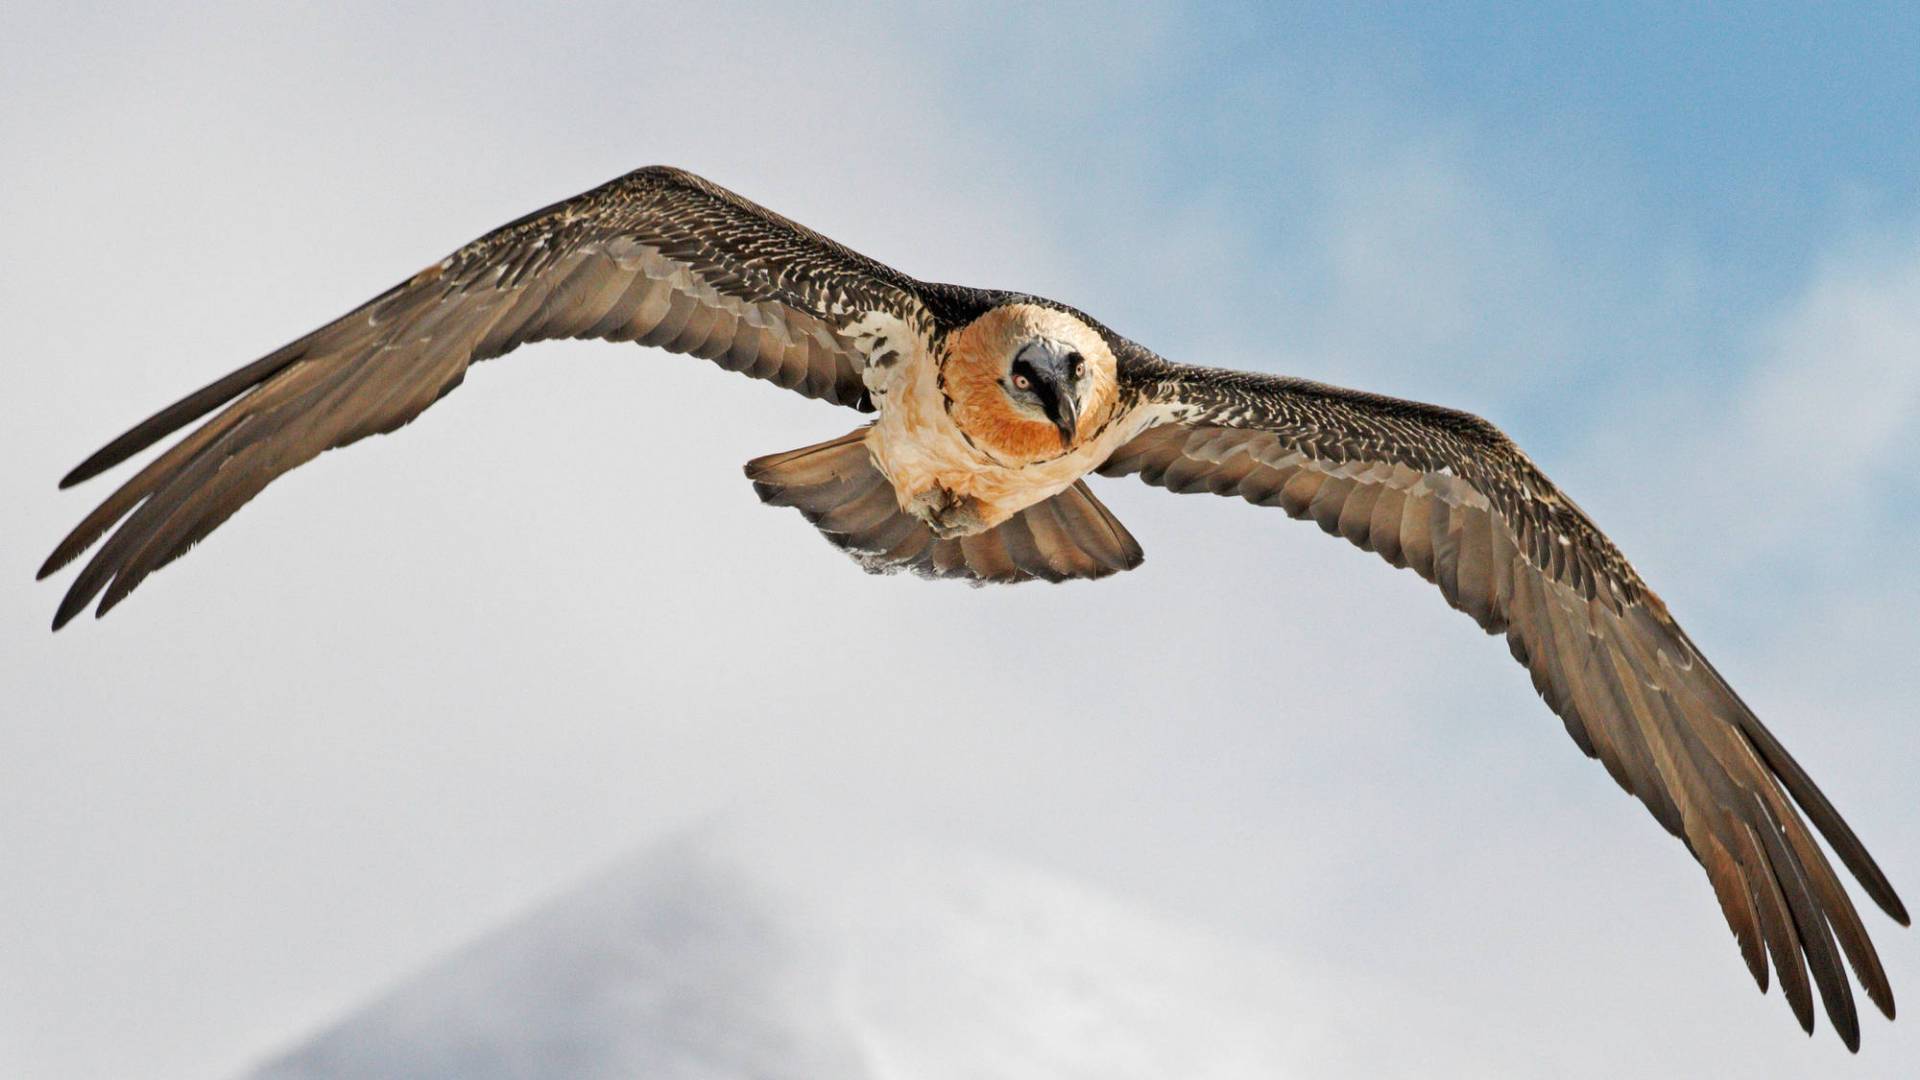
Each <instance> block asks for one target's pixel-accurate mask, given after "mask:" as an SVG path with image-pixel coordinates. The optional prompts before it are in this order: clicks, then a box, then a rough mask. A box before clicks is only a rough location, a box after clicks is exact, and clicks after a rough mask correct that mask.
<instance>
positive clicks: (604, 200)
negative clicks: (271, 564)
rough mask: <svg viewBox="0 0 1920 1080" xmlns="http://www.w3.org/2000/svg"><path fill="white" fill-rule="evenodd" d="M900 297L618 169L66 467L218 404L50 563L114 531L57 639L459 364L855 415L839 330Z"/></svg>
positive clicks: (826, 250) (861, 396)
mask: <svg viewBox="0 0 1920 1080" xmlns="http://www.w3.org/2000/svg"><path fill="white" fill-rule="evenodd" d="M914 288H915V286H914V284H913V283H912V282H911V280H910V279H908V278H905V277H904V276H902V275H900V274H898V273H896V272H895V271H892V270H890V269H888V268H886V267H884V266H881V265H880V264H878V263H875V262H873V261H871V260H869V259H867V258H865V257H864V256H861V255H858V254H856V253H854V252H852V251H849V250H847V249H846V248H843V247H841V246H840V245H838V244H835V243H833V242H832V241H830V240H827V239H826V238H824V237H822V236H820V235H818V234H817V233H814V232H812V231H811V230H809V229H807V228H805V227H803V226H800V225H797V224H795V223H794V222H791V221H788V220H787V219H785V218H783V217H780V216H779V215H777V214H774V213H772V212H771V211H768V210H765V209H762V208H761V207H759V206H756V205H754V204H753V203H750V202H748V201H746V200H745V199H742V198H740V197H739V196H737V195H734V194H732V193H731V192H728V191H726V190H724V189H722V188H718V187H715V186H714V185H712V184H709V183H707V182H706V181H705V180H702V179H700V178H699V177H696V176H693V175H691V174H688V173H684V172H681V171H679V170H677V169H668V168H650V169H641V170H639V171H637V172H634V173H630V174H628V175H626V176H624V177H621V178H620V179H618V180H615V181H613V182H611V183H609V184H605V185H603V186H601V187H598V188H595V189H594V190H592V191H589V192H586V193H585V194H582V195H580V196H577V197H575V198H572V199H568V200H566V201H564V202H560V203H555V204H554V205H552V206H550V207H547V208H546V209H545V210H542V211H540V212H538V213H535V214H531V215H528V216H527V217H524V218H521V219H520V220H518V221H515V222H513V223H512V224H509V225H506V226H503V227H501V228H499V229H496V230H494V231H493V232H490V233H488V234H487V235H485V236H483V237H481V238H480V239H478V240H476V241H474V242H473V243H471V244H468V245H467V246H465V247H463V248H461V249H460V250H459V251H457V252H455V253H454V254H453V255H451V256H449V257H448V258H447V259H446V260H445V261H443V262H442V263H440V264H438V265H436V266H433V267H430V268H429V269H427V270H425V271H422V272H421V273H419V274H416V275H415V276H414V277H413V278H411V279H409V280H408V281H406V282H403V283H402V284H400V285H398V286H395V287H394V288H392V289H389V290H388V291H386V292H384V293H382V294H380V295H379V296H377V297H375V298H374V299H372V300H370V301H368V302H367V303H366V304H363V305H361V306H360V307H358V308H355V309H354V310H353V311H351V312H349V313H348V314H346V315H344V316H342V317H341V318H339V319H337V320H335V321H333V322H331V323H329V324H327V325H326V326H323V327H321V328H320V329H318V330H315V331H314V332H312V333H310V334H308V335H306V336H304V337H302V338H300V339H299V340H297V341H294V342H293V343H291V344H289V345H287V346H285V347H283V348H281V349H278V350H276V351H274V352H273V353H270V354H268V355H267V356H265V357H262V358H261V359H259V360H256V361H254V362H253V363H251V364H248V365H247V366H245V367H243V368H241V369H240V370H238V371H235V372H233V373H232V374H230V375H227V376H225V377H223V378H220V379H217V380H215V381H214V382H212V383H210V384H208V385H207V386H205V387H203V388H202V389H200V390H197V391H195V392H194V393H192V394H189V395H187V396H186V397H184V398H182V399H181V400H179V401H178V402H175V403H174V404H172V405H170V406H168V407H167V408H165V409H162V410H161V411H160V412H158V413H156V414H154V415H153V416H152V417H150V418H148V419H147V420H144V421H142V422H141V423H139V424H137V425H135V426H134V427H133V428H132V429H130V430H128V431H127V432H126V433H125V434H123V435H121V436H120V437H119V438H117V439H115V440H113V441H112V442H111V443H109V444H107V446H106V447H104V448H102V449H101V450H100V451H99V452H98V453H95V454H94V455H92V456H91V457H89V458H87V460H86V461H84V462H82V463H81V464H80V465H79V466H78V467H77V468H75V469H74V470H73V471H72V472H70V473H68V474H67V476H66V477H65V479H63V480H62V481H61V486H62V487H66V486H70V485H72V484H76V483H79V482H80V481H82V480H85V479H88V478H89V477H92V476H95V475H98V474H99V473H101V472H103V471H105V470H107V469H110V468H112V467H113V466H115V465H117V464H119V463H121V462H123V461H125V460H127V459H128V458H130V457H132V456H133V455H135V454H138V453H140V452H141V451H142V450H145V449H147V448H148V447H150V446H152V445H153V444H155V443H157V442H159V441H160V440H162V439H164V438H166V437H167V436H169V435H171V434H173V433H174V432H176V431H178V430H180V429H181V428H183V427H185V426H187V425H188V424H191V423H193V422H194V421H196V420H198V419H200V418H201V417H203V416H206V415H207V414H208V413H210V412H213V411H214V410H216V409H220V408H221V407H222V406H226V409H225V411H224V412H220V413H218V414H217V415H215V416H214V418H213V419H211V420H209V421H207V423H206V424H205V425H204V426H203V427H201V428H200V429H198V430H197V431H195V432H193V433H191V434H189V435H188V436H187V437H185V438H184V439H182V440H181V441H180V442H179V443H177V444H175V446H173V447H172V448H171V449H169V450H168V451H166V452H163V453H162V454H161V455H160V456H159V457H158V458H156V459H155V460H154V461H153V462H152V463H151V464H149V465H148V466H147V467H146V468H145V469H143V470H142V471H141V472H140V473H138V474H137V475H135V476H134V477H133V478H132V479H131V480H129V481H128V482H127V483H126V484H124V485H122V486H121V488H120V489H119V490H117V491H115V492H114V493H113V494H112V495H110V496H109V497H108V498H107V499H106V501H104V502H103V503H101V504H100V506H99V507H98V508H97V509H95V511H94V512H93V513H92V514H89V515H88V516H87V517H86V518H85V519H84V520H83V521H82V522H81V523H80V524H79V526H77V527H76V528H75V529H74V530H73V531H72V532H71V533H69V534H68V535H67V537H66V538H65V539H64V540H62V541H61V542H60V544H59V545H58V546H57V547H56V548H55V549H54V551H53V553H52V554H51V555H50V556H49V557H48V558H47V561H46V563H45V564H44V565H43V566H41V568H40V576H41V577H46V576H47V575H49V574H51V573H53V572H54V571H56V570H58V569H60V568H61V567H62V566H65V565H66V564H67V563H69V562H71V561H72V560H73V559H75V558H77V557H78V556H79V555H80V554H81V553H82V552H84V551H85V550H86V549H87V548H89V547H91V546H92V545H93V544H94V543H95V542H97V541H99V540H100V539H101V537H103V536H106V535H107V533H108V532H109V531H110V530H111V531H112V536H111V537H110V538H109V539H108V541H107V543H106V544H105V545H104V546H103V547H102V548H101V549H100V550H99V552H97V553H96V554H95V555H94V557H93V559H92V561H91V562H89V563H88V564H87V566H86V568H85V569H83V570H82V571H81V573H80V575H79V576H78V577H77V578H76V579H75V580H74V583H73V585H72V586H71V587H70V588H69V590H68V592H67V594H66V597H65V598H64V599H63V600H62V601H61V604H60V607H59V610H58V612H57V613H56V614H55V616H54V628H55V629H58V628H59V627H61V626H62V625H64V624H65V623H66V622H67V621H68V620H70V619H72V618H73V617H74V616H75V615H76V614H78V613H79V612H80V611H81V610H82V609H84V608H85V607H86V605H87V604H88V603H89V602H90V601H92V600H93V599H94V597H96V596H99V597H100V598H101V603H100V607H99V612H100V613H105V612H106V611H107V610H108V609H110V608H112V607H113V605H115V604H117V603H118V602H120V600H122V599H123V598H125V596H126V595H127V594H128V593H129V592H131V591H132V590H133V588H134V587H135V586H137V585H139V583H140V582H141V581H142V580H143V579H144V578H145V577H146V576H147V575H148V574H150V573H152V572H153V571H154V570H157V569H159V568H160V567H161V566H163V565H165V564H166V563H167V562H169V561H171V560H173V559H175V558H178V557H179V556H180V555H182V554H184V553H185V552H186V550H187V549H188V548H189V547H191V546H192V545H193V544H194V543H196V542H198V541H199V540H200V539H202V538H204V537H205V536H206V535H207V534H208V533H209V532H211V531H212V530H213V529H214V528H215V527H217V526H218V525H219V524H220V523H221V522H223V521H225V520H226V519H227V518H228V517H229V516H231V515H232V514H233V512H234V511H236V510H238V509H239V508H240V507H241V506H242V505H243V504H245V503H246V502H247V500H248V499H250V498H252V497H253V496H254V495H256V494H258V493H259V492H260V490H261V489H263V488H264V487H266V485H267V484H269V483H271V482H272V481H273V480H274V479H276V478H277V477H279V476H280V475H281V474H282V473H285V472H286V471H287V470H289V469H292V468H294V467H296V466H298V465H300V464H302V463H303V462H306V461H308V460H310V459H312V458H313V457H315V456H317V455H318V454H320V453H321V452H323V451H325V450H328V449H330V448H332V447H337V446H344V445H346V444H347V443H350V442H353V441H355V440H357V439H360V438H363V437H365V436H367V435H371V434H376V433H380V432H386V431H391V430H393V429H395V428H397V427H399V426H401V425H402V424H405V423H407V422H408V421H410V420H412V419H413V418H414V417H415V416H418V415H419V414H420V413H421V412H422V411H423V410H425V409H426V408H427V407H428V406H429V405H431V404H433V403H434V402H435V401H437V400H439V398H440V397H442V396H443V395H445V394H446V393H447V392H448V391H449V390H451V389H453V388H454V387H455V386H457V385H459V383H460V381H461V379H462V378H463V377H464V376H465V373H466V370H467V367H468V366H469V365H471V364H472V363H474V362H476V361H479V360H485V359H489V358H491V357H496V356H500V355H502V354H504V353H506V352H509V351H511V350H513V349H514V348H516V347H518V346H519V345H521V344H524V343H526V342H529V341H538V340H545V339H553V338H581V337H594V338H604V339H609V340H615V341H638V342H640V343H643V344H648V345H658V346H660V347H662V348H665V349H668V350H671V351H676V352H685V353H689V354H692V355H694V356H699V357H703V358H705V359H709V360H713V361H715V362H717V363H719V364H720V366H722V367H725V368H728V369H730V370H733V371H739V372H744V373H746V374H749V375H752V376H754V377H756V378H761V379H766V380H769V381H771V382H773V383H775V384H777V385H779V386H783V387H786V388H787V389H790V390H794V391H796V392H798V393H801V394H804V395H806V396H808V397H813V398H820V399H823V400H826V401H829V402H833V403H835V404H840V405H847V406H851V407H853V408H857V409H862V410H868V409H871V407H872V406H871V404H870V402H868V400H867V396H866V388H865V386H864V384H863V383H862V381H861V377H860V372H861V367H862V365H863V364H864V362H865V361H864V358H863V357H862V356H861V355H860V354H859V353H858V352H857V351H856V350H855V349H854V348H852V347H851V346H850V344H849V343H848V342H847V341H846V340H845V339H843V338H842V337H841V336H840V333H839V331H840V330H841V329H842V328H843V327H844V326H845V325H846V324H848V323H850V322H851V321H853V320H855V319H858V318H860V317H861V316H862V315H864V314H866V313H868V312H875V311H878V312H885V313H888V314H890V315H893V316H895V317H898V318H901V319H905V320H916V319H921V318H924V313H923V312H922V311H921V309H920V307H919V302H918V300H917V299H916V297H915V294H914ZM116 525H117V526H118V528H117V529H116Z"/></svg>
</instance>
